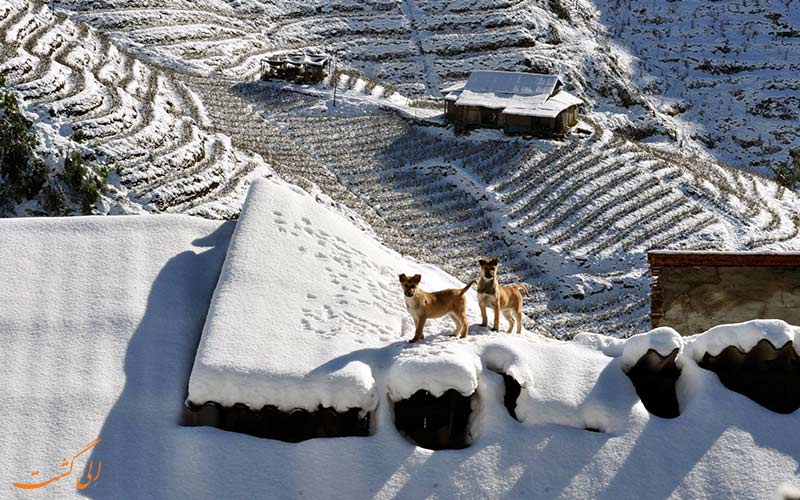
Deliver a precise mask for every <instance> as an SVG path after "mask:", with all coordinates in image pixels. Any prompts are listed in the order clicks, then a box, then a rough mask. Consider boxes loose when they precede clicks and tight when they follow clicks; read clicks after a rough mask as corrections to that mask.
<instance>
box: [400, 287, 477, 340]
mask: <svg viewBox="0 0 800 500" xmlns="http://www.w3.org/2000/svg"><path fill="white" fill-rule="evenodd" d="M421 280H422V276H420V275H419V274H415V275H414V276H412V277H410V278H409V277H408V276H406V275H405V274H401V275H400V286H402V287H403V293H404V294H405V299H406V308H407V309H408V312H409V313H410V314H411V317H412V318H414V324H415V325H416V327H417V329H416V331H415V332H414V338H413V339H411V340H409V342H411V343H412V344H413V343H414V342H416V341H417V340H420V339H423V338H425V335H423V334H422V330H423V328H425V321H427V320H428V318H441V317H442V316H444V315H447V316H450V319H452V320H453V322H454V323H455V324H456V330H455V331H454V332H453V333H451V334H450V336H451V337H455V336H457V335H458V334H461V337H466V336H467V329H468V328H469V322H468V321H467V299H465V298H464V294H465V293H467V290H469V289H470V287H471V286H472V285H474V284H475V283H476V280H472V281H470V282H469V284H468V285H467V286H465V287H464V288H463V289H461V290H459V289H457V288H449V289H447V290H439V291H438V292H426V291H424V290H422V289H421V288H420V287H419V282H420V281H421Z"/></svg>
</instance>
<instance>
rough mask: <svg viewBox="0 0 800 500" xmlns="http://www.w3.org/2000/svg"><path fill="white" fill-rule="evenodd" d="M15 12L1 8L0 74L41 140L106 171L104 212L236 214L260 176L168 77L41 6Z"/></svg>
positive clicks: (261, 166)
mask: <svg viewBox="0 0 800 500" xmlns="http://www.w3.org/2000/svg"><path fill="white" fill-rule="evenodd" d="M21 7H22V8H19V9H16V8H15V7H14V6H11V5H8V4H6V5H5V6H4V7H0V9H2V10H0V15H2V16H3V18H2V20H0V38H1V39H2V40H3V52H2V61H0V74H2V75H3V76H4V78H5V81H6V84H7V86H8V87H10V88H12V89H13V90H14V91H15V92H16V93H17V94H18V95H19V96H20V97H21V98H22V99H23V100H24V102H25V108H26V110H27V111H29V112H31V113H33V114H34V115H36V116H37V117H38V118H37V122H40V123H44V124H48V125H50V127H44V128H42V129H40V132H41V133H43V134H48V133H50V134H52V135H55V136H67V137H70V138H72V139H73V141H72V145H73V146H75V147H78V144H77V143H78V142H79V143H80V147H81V148H84V149H88V150H90V151H91V152H92V153H93V155H94V156H96V157H97V159H98V160H99V161H100V162H101V163H102V164H104V165H105V166H106V167H108V168H110V169H112V170H113V172H114V173H113V174H112V176H111V177H112V179H111V181H112V187H111V189H110V191H109V195H110V196H109V199H108V200H107V206H106V208H105V209H106V210H112V211H120V210H121V211H136V210H140V209H141V208H140V207H144V208H146V209H149V210H179V211H183V212H189V213H199V214H206V213H209V211H213V213H214V214H215V215H216V216H233V215H235V214H236V213H238V202H239V200H240V198H241V193H242V192H243V191H242V190H243V189H245V186H244V185H243V184H242V182H241V181H242V180H243V179H244V178H245V177H247V176H248V175H250V174H251V173H252V172H254V171H256V170H258V171H261V172H264V171H266V169H267V166H266V164H265V163H264V161H263V159H261V158H259V157H257V156H253V155H251V154H245V153H243V152H242V151H240V150H236V149H235V148H233V146H232V145H231V144H230V141H229V139H228V138H227V137H225V136H223V135H221V134H215V133H213V132H212V131H210V130H209V128H208V124H207V123H204V120H205V118H204V117H203V116H202V114H201V112H200V110H199V109H198V106H201V104H200V103H199V100H198V98H197V96H196V95H194V94H193V93H192V92H191V90H189V89H188V87H186V85H185V84H183V83H182V82H180V81H179V80H178V79H177V78H176V76H175V74H174V73H173V72H171V71H169V70H167V69H163V68H157V67H154V66H151V65H148V64H145V63H142V62H141V61H140V60H138V59H137V58H136V57H135V56H133V55H131V54H130V53H128V52H127V51H125V50H124V49H120V48H119V47H118V46H117V45H115V44H113V43H111V42H110V41H109V39H108V37H107V36H106V35H104V34H102V33H99V32H97V31H95V30H93V29H91V28H89V27H88V25H86V24H82V23H75V22H74V21H72V20H70V19H69V18H67V17H66V16H64V15H63V14H59V13H55V12H53V11H52V10H50V9H49V7H47V6H45V5H39V6H37V5H36V4H33V3H25V4H24V5H22V6H21ZM51 142H55V138H50V139H47V140H45V143H51ZM63 153H66V151H64V152H63ZM206 205H211V206H212V208H209V207H207V206H206Z"/></svg>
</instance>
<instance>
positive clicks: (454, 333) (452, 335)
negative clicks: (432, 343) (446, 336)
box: [448, 313, 461, 337]
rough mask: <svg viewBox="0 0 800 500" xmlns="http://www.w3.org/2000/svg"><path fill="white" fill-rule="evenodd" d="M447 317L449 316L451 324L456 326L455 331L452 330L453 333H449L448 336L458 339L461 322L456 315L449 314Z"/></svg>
mask: <svg viewBox="0 0 800 500" xmlns="http://www.w3.org/2000/svg"><path fill="white" fill-rule="evenodd" d="M448 316H450V319H452V320H453V323H455V324H456V329H455V330H453V333H451V334H450V336H451V337H458V334H459V333H461V320H460V319H458V315H456V313H450V314H448Z"/></svg>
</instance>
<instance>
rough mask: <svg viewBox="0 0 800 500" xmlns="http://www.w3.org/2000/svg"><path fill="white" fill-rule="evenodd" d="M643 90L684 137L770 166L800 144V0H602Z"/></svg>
mask: <svg viewBox="0 0 800 500" xmlns="http://www.w3.org/2000/svg"><path fill="white" fill-rule="evenodd" d="M596 4H597V6H598V8H599V9H600V11H601V12H602V15H601V17H600V19H599V21H600V23H601V24H603V25H604V26H607V27H608V29H609V32H610V35H611V38H612V39H613V40H616V41H617V42H618V43H619V44H621V45H622V46H623V47H624V49H625V50H626V51H627V52H629V53H630V54H631V55H632V56H633V58H632V62H633V69H634V72H633V74H635V75H638V77H637V86H638V87H639V89H640V90H641V95H642V98H643V99H644V100H645V101H646V102H647V103H648V105H649V106H650V107H651V108H652V109H653V110H654V112H655V113H656V116H657V118H658V120H659V121H660V122H662V123H665V124H666V125H667V126H668V127H669V128H671V129H673V130H675V133H676V136H677V137H678V140H679V141H685V142H687V143H691V142H699V143H701V144H702V145H703V147H705V148H706V149H707V150H708V151H709V152H710V153H711V154H712V155H713V156H714V157H716V158H717V159H719V160H722V161H725V162H728V163H731V164H734V165H748V166H750V167H753V168H754V169H756V170H757V171H759V172H762V173H765V174H769V173H771V167H772V166H774V164H775V163H776V162H780V161H786V160H787V159H788V158H789V155H788V151H789V150H790V149H792V148H798V147H800V131H798V128H797V123H798V120H800V8H799V7H798V5H797V2H792V1H785V0H758V1H753V0H734V1H726V2H702V1H696V0H691V1H682V2H670V1H666V0H665V1H658V2H649V3H647V4H646V5H636V2H630V1H624V0H600V1H597V2H596Z"/></svg>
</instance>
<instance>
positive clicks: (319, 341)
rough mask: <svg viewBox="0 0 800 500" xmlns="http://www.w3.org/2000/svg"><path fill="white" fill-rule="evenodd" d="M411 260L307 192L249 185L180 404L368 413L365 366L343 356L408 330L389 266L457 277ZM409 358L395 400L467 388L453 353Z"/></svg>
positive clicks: (371, 404)
mask: <svg viewBox="0 0 800 500" xmlns="http://www.w3.org/2000/svg"><path fill="white" fill-rule="evenodd" d="M421 267H422V268H424V266H420V265H419V264H415V263H412V262H409V261H406V260H405V259H403V258H402V257H401V256H400V255H398V254H397V253H396V252H394V251H392V250H390V249H388V248H386V247H384V246H382V245H380V244H379V243H378V242H377V241H375V240H374V239H373V238H371V237H369V236H368V235H366V234H365V233H363V232H362V231H361V230H360V229H358V228H357V227H356V226H355V225H354V224H353V223H352V222H351V221H350V220H348V219H347V218H345V217H344V216H342V215H340V214H339V213H336V212H334V211H332V210H329V209H326V208H325V207H323V206H322V205H320V204H319V203H318V202H317V201H316V200H315V199H314V198H313V197H311V196H309V195H308V194H306V193H304V192H302V191H299V190H297V189H296V188H292V187H291V186H288V185H285V184H282V183H277V182H273V181H267V180H262V181H257V182H255V183H254V184H253V186H252V187H251V189H250V193H249V194H248V196H247V199H246V200H245V202H244V206H243V209H242V213H241V216H240V218H239V223H238V225H237V228H236V232H235V234H234V236H233V239H232V241H231V244H230V249H229V251H228V257H227V259H226V260H225V265H224V267H223V270H222V274H221V276H220V281H219V285H218V286H217V290H216V292H215V294H214V299H213V301H212V304H211V308H210V310H209V318H208V321H207V323H206V326H205V329H204V331H203V338H202V341H201V343H200V346H199V348H198V352H197V359H196V361H195V365H194V368H193V370H192V376H191V380H190V383H189V398H188V399H189V401H190V402H192V403H195V404H202V403H205V402H206V401H214V402H217V403H220V404H223V405H227V406H230V405H233V404H236V403H244V404H247V405H248V406H250V407H251V408H261V407H262V406H264V405H274V406H277V407H278V408H280V409H282V410H285V411H291V410H293V409H296V408H303V409H307V410H315V409H316V408H317V407H318V406H319V405H322V406H324V407H333V408H336V409H337V410H340V411H346V410H347V409H349V408H360V409H363V410H366V411H371V410H373V409H374V408H375V406H376V405H377V400H378V394H377V392H376V389H375V380H374V377H373V374H372V370H371V368H370V366H369V365H368V364H366V363H364V362H363V361H361V360H357V359H351V360H348V355H349V354H350V353H352V352H354V351H358V350H360V349H364V348H381V347H386V346H388V345H390V344H392V343H395V342H397V341H398V340H400V339H401V335H403V334H404V333H407V332H406V331H404V328H403V321H402V320H403V318H405V317H407V313H406V311H405V306H404V302H403V298H402V293H401V288H400V284H399V281H398V274H400V273H403V272H405V273H410V274H411V275H413V274H415V273H416V272H421V273H422V274H423V277H424V279H423V285H424V286H426V287H430V286H440V287H441V286H447V285H450V286H456V285H457V284H458V282H455V280H453V279H452V278H450V277H448V276H446V275H444V274H443V273H441V272H440V271H436V270H433V269H430V270H427V271H420V269H421ZM412 271H413V272H412ZM448 280H449V281H448ZM437 283H438V284H439V285H437ZM406 337H408V338H410V337H411V335H410V334H407V335H406ZM405 340H407V338H406V339H405ZM242 346H247V348H242ZM411 361H412V363H411V365H408V366H413V370H412V374H413V375H411V376H408V377H403V378H400V379H399V380H403V381H404V382H405V383H406V384H408V385H409V387H410V389H407V388H405V387H396V388H394V391H396V392H398V393H400V394H402V395H403V397H405V396H408V395H410V394H408V391H409V390H410V391H411V392H412V393H413V392H414V391H416V390H419V389H420V388H425V389H428V390H429V391H431V392H438V393H440V394H441V393H442V392H444V391H445V390H447V389H450V388H455V389H458V390H460V391H461V392H463V393H465V394H470V393H471V392H473V391H474V389H475V385H474V380H476V378H475V377H468V376H467V377H465V376H464V370H463V369H462V367H461V366H460V364H459V363H458V362H457V361H458V358H456V359H454V360H451V361H450V362H448V363H445V364H446V365H447V366H445V367H442V366H438V365H437V366H438V367H437V368H436V369H435V371H436V376H430V377H425V378H423V376H422V375H421V373H422V372H423V371H424V370H425V368H424V366H423V364H420V363H419V362H418V361H419V360H418V359H416V358H414V359H412V360H411ZM448 373H452V376H449V375H448Z"/></svg>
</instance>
